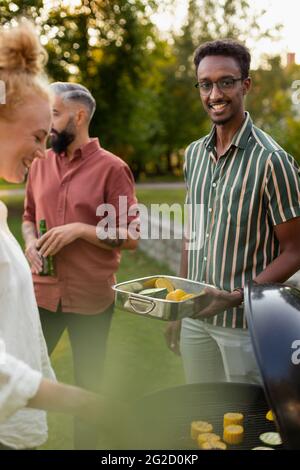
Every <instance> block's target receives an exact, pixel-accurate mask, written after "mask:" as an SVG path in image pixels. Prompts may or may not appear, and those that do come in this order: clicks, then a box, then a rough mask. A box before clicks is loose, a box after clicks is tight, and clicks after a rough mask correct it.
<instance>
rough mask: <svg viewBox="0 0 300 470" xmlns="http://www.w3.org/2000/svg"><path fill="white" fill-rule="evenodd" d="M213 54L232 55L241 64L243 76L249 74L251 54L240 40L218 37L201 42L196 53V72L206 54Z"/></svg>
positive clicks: (245, 76)
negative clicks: (220, 38) (214, 39)
mask: <svg viewBox="0 0 300 470" xmlns="http://www.w3.org/2000/svg"><path fill="white" fill-rule="evenodd" d="M212 55H223V56H225V57H232V58H233V59H235V60H236V62H237V63H238V64H239V66H240V69H241V74H242V78H243V79H245V78H247V77H248V76H249V69H250V62H251V55H250V52H249V50H248V49H247V47H246V46H244V45H243V44H241V43H240V42H238V41H234V40H233V39H222V40H219V39H218V40H216V41H209V42H205V43H204V44H201V46H199V47H198V49H196V51H195V55H194V64H195V67H196V74H197V70H198V66H199V64H200V62H201V60H202V59H204V57H206V56H212Z"/></svg>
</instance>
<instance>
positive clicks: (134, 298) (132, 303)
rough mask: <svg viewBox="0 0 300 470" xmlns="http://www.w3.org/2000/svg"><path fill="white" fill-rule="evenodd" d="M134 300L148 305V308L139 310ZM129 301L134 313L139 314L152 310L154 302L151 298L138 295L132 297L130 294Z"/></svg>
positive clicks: (145, 313)
mask: <svg viewBox="0 0 300 470" xmlns="http://www.w3.org/2000/svg"><path fill="white" fill-rule="evenodd" d="M134 302H137V303H139V304H143V305H145V306H146V307H147V306H148V309H146V310H142V311H141V310H139V308H138V307H137V305H136V304H134ZM129 303H130V306H131V308H132V310H133V311H134V312H135V313H139V314H140V315H147V314H148V313H150V312H152V310H154V308H155V302H153V300H147V299H141V298H140V297H133V296H132V295H131V296H130V297H129Z"/></svg>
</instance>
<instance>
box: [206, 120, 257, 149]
mask: <svg viewBox="0 0 300 470" xmlns="http://www.w3.org/2000/svg"><path fill="white" fill-rule="evenodd" d="M252 128H253V123H252V119H251V117H250V114H249V113H248V112H247V111H246V112H245V120H244V121H243V123H242V125H241V127H240V128H239V129H238V130H237V132H236V133H235V135H234V136H233V138H232V141H231V144H230V147H231V146H232V145H234V146H235V147H239V148H242V149H245V148H246V145H247V142H248V139H249V135H250V134H251V132H252ZM215 143H216V126H215V125H214V126H213V127H212V129H211V131H210V133H209V134H208V136H207V137H206V139H205V146H206V148H207V149H208V150H213V149H214V148H215Z"/></svg>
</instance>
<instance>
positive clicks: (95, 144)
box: [59, 137, 101, 160]
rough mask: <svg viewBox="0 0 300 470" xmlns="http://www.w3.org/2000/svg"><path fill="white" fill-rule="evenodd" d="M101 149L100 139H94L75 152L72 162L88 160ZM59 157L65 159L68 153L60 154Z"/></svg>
mask: <svg viewBox="0 0 300 470" xmlns="http://www.w3.org/2000/svg"><path fill="white" fill-rule="evenodd" d="M100 148H101V147H100V142H99V139H98V138H97V137H95V138H92V139H90V140H89V142H88V143H87V144H84V145H81V146H80V147H78V148H77V149H76V150H75V151H74V156H73V158H72V160H74V159H75V158H88V157H89V156H90V155H91V154H92V153H95V152H96V151H97V150H99V149H100ZM59 156H60V157H65V156H66V152H62V153H60V154H59Z"/></svg>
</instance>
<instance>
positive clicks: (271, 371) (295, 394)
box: [245, 284, 300, 449]
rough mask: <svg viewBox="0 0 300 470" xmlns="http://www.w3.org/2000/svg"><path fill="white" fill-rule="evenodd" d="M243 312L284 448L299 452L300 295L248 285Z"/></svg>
mask: <svg viewBox="0 0 300 470" xmlns="http://www.w3.org/2000/svg"><path fill="white" fill-rule="evenodd" d="M245 311H246V315H247V321H248V326H249V331H250V334H251V337H252V343H253V348H254V352H255V355H256V359H257V363H258V367H259V369H260V372H261V375H262V379H263V383H264V388H265V392H266V396H267V399H268V401H269V403H270V406H271V408H272V409H273V411H274V412H275V414H276V417H277V423H278V425H279V428H280V434H281V437H282V440H283V443H284V446H285V447H287V448H289V449H300V291H299V290H298V289H296V288H295V287H289V286H285V285H280V284H268V285H267V284H265V285H261V284H260V285H258V284H249V285H248V286H247V287H246V288H245Z"/></svg>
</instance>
